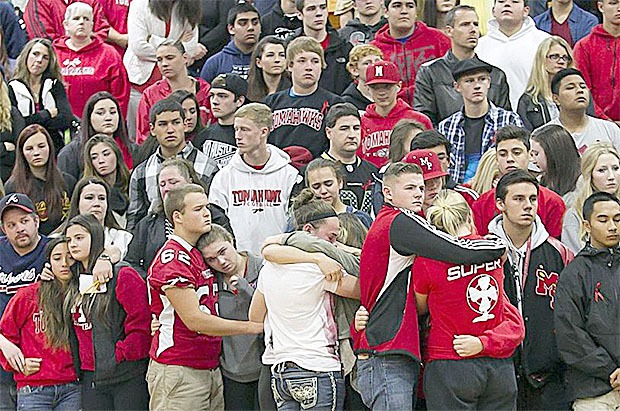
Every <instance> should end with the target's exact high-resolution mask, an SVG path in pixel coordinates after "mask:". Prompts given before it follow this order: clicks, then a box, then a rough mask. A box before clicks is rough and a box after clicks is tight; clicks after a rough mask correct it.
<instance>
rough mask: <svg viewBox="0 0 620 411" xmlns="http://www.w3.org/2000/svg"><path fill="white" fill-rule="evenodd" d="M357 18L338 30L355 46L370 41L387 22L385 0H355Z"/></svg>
mask: <svg viewBox="0 0 620 411" xmlns="http://www.w3.org/2000/svg"><path fill="white" fill-rule="evenodd" d="M354 4H355V11H356V16H357V17H355V18H353V19H351V20H349V21H348V22H347V24H346V25H345V26H344V27H343V28H341V29H340V30H339V31H338V34H340V35H341V36H342V38H343V39H345V40H346V41H348V42H349V43H351V44H352V45H353V46H357V45H358V44H367V43H370V42H371V41H372V40H373V39H374V38H375V34H377V31H379V29H380V28H381V27H383V26H384V25H385V23H387V20H386V19H385V17H384V16H383V15H384V12H385V9H384V8H383V0H355V3H354Z"/></svg>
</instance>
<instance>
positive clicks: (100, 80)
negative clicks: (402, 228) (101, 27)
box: [54, 37, 129, 117]
mask: <svg viewBox="0 0 620 411" xmlns="http://www.w3.org/2000/svg"><path fill="white" fill-rule="evenodd" d="M67 40H68V37H63V38H61V39H58V40H56V41H54V49H55V50H56V55H57V56H58V64H60V71H61V73H62V78H63V81H64V83H65V88H66V90H67V97H68V98H69V103H70V104H71V110H72V111H73V114H75V115H76V116H78V117H82V114H83V112H84V106H85V105H86V101H87V100H88V99H89V98H90V96H92V95H93V94H95V93H97V92H98V91H107V92H109V93H110V94H112V95H113V96H114V97H115V98H116V99H117V100H118V103H119V104H120V106H121V110H122V111H123V116H125V115H126V114H127V105H128V103H129V80H128V79H127V71H125V66H124V65H123V60H122V59H121V56H120V55H119V54H118V52H117V51H116V50H115V49H114V47H112V46H111V45H109V44H105V43H103V42H102V41H101V40H100V39H98V38H95V39H93V41H92V43H90V44H89V45H87V46H85V47H82V48H81V49H80V50H78V51H74V50H71V49H70V48H69V47H68V46H67V43H66V42H67Z"/></svg>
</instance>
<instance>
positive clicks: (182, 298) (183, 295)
mask: <svg viewBox="0 0 620 411" xmlns="http://www.w3.org/2000/svg"><path fill="white" fill-rule="evenodd" d="M164 293H165V294H166V297H168V300H170V304H172V306H173V307H174V310H175V311H176V313H177V314H178V315H179V317H180V318H181V321H183V324H185V326H186V327H187V328H189V329H190V330H192V331H194V332H197V333H200V334H206V335H211V336H214V337H223V336H229V335H242V334H260V333H261V332H262V331H263V325H262V324H258V323H254V322H250V321H235V320H226V319H224V318H220V317H217V316H215V315H212V314H207V313H204V312H202V311H201V310H200V303H199V301H198V295H197V294H196V291H195V290H194V289H193V288H178V287H169V288H167V289H166V290H165V291H164Z"/></svg>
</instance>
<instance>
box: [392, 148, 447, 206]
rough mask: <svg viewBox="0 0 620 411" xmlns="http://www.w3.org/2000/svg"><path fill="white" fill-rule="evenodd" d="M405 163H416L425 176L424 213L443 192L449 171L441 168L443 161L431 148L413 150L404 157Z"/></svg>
mask: <svg viewBox="0 0 620 411" xmlns="http://www.w3.org/2000/svg"><path fill="white" fill-rule="evenodd" d="M402 162H403V163H409V164H416V165H417V166H418V167H420V169H421V170H422V176H423V177H424V203H423V204H422V212H421V213H422V215H426V210H428V208H429V207H430V206H431V205H433V201H435V198H437V196H438V195H439V193H441V192H442V190H443V189H444V186H445V184H446V176H447V175H448V173H447V172H446V171H444V170H443V169H442V168H441V161H440V160H439V157H437V154H435V153H434V152H433V151H431V150H411V151H410V152H409V153H407V155H406V156H405V157H403V159H402Z"/></svg>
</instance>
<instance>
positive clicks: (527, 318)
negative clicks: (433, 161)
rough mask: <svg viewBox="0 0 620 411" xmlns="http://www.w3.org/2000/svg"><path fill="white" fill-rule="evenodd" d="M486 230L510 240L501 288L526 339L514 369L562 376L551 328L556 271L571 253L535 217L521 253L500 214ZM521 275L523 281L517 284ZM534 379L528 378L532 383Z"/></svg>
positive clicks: (530, 374)
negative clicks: (515, 310)
mask: <svg viewBox="0 0 620 411" xmlns="http://www.w3.org/2000/svg"><path fill="white" fill-rule="evenodd" d="M489 233H491V234H495V235H497V236H499V237H500V238H502V239H504V240H505V241H506V242H508V243H509V252H508V260H507V261H506V263H504V290H505V291H506V295H507V296H508V298H509V299H510V302H511V303H512V305H514V306H515V307H517V308H519V309H520V311H521V314H522V315H523V320H524V322H525V340H524V341H523V344H522V345H521V347H520V349H519V350H518V351H517V354H516V358H515V359H516V362H517V364H516V368H517V371H518V373H519V374H520V375H522V376H525V377H534V380H535V379H538V378H539V377H540V378H542V379H543V380H546V378H547V377H549V376H550V375H551V374H556V375H559V376H560V378H561V376H562V374H563V372H564V368H565V366H564V364H563V363H562V360H561V359H560V354H559V353H558V349H557V344H556V338H555V330H554V328H553V311H554V306H555V300H556V299H555V289H556V284H557V281H558V277H559V274H560V273H561V272H562V270H563V269H564V267H565V266H566V264H567V263H568V262H569V261H570V260H571V259H572V257H573V254H572V252H571V251H570V250H568V248H566V246H565V245H563V244H562V243H560V242H559V241H558V240H556V239H555V238H553V237H551V236H549V233H548V232H547V230H546V229H545V227H544V226H543V224H542V222H541V221H540V218H538V217H537V218H536V220H535V223H534V228H533V230H532V234H531V236H530V239H529V240H528V246H527V247H526V248H525V251H523V254H521V253H520V252H519V251H517V250H515V249H514V246H513V245H512V243H511V242H510V240H509V239H508V237H507V235H506V233H505V231H504V229H503V225H502V216H501V215H499V216H497V217H495V218H494V219H493V220H491V222H490V223H489ZM522 278H524V279H525V280H523V281H525V284H524V285H521V286H517V284H519V279H522ZM520 284H522V283H520ZM519 300H521V303H519ZM520 306H521V307H520ZM534 380H532V379H530V378H528V381H530V382H532V383H533V384H534V383H535V381H534ZM535 386H536V385H535Z"/></svg>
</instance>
